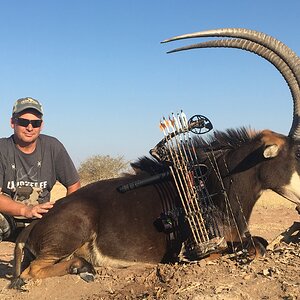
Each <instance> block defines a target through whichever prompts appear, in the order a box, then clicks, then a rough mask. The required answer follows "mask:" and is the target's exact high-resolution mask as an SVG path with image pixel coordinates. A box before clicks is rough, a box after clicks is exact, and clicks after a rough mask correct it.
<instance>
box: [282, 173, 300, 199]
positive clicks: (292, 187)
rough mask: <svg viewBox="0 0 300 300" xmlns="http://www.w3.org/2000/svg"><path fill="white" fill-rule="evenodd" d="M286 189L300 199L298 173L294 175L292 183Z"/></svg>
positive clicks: (299, 177)
mask: <svg viewBox="0 0 300 300" xmlns="http://www.w3.org/2000/svg"><path fill="white" fill-rule="evenodd" d="M284 188H285V189H287V190H289V191H290V192H292V193H293V194H294V195H296V196H297V197H298V198H300V176H299V174H298V173H297V172H296V171H295V172H294V173H293V174H292V176H291V180H290V183H289V184H287V185H286V186H284Z"/></svg>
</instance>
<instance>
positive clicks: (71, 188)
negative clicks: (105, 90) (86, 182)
mask: <svg viewBox="0 0 300 300" xmlns="http://www.w3.org/2000/svg"><path fill="white" fill-rule="evenodd" d="M80 186H81V185H80V181H77V182H75V183H74V184H72V185H70V186H68V187H67V195H70V194H72V193H73V192H75V191H77V190H78V189H79V188H80Z"/></svg>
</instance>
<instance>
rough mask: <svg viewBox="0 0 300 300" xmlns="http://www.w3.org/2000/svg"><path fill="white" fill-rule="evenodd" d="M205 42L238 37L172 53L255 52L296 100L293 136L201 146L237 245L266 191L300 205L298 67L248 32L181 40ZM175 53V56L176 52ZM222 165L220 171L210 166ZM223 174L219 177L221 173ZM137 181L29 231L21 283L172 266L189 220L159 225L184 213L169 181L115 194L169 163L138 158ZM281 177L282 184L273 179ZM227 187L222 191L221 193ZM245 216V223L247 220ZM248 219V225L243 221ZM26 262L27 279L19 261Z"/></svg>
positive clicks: (239, 134) (76, 199)
mask: <svg viewBox="0 0 300 300" xmlns="http://www.w3.org/2000/svg"><path fill="white" fill-rule="evenodd" d="M206 36H209V37H210V36H224V37H234V39H223V40H214V41H208V42H204V43H200V44H196V45H192V46H187V47H184V48H179V49H175V50H174V51H181V50H188V49H194V48H204V47H234V48H239V49H243V50H247V51H251V52H253V53H255V54H257V55H259V56H261V57H263V58H265V59H267V60H268V61H269V62H271V63H272V64H273V65H274V66H275V67H276V68H277V69H278V70H279V71H280V73H281V74H282V75H283V77H284V79H285V80H286V82H287V84H288V85H289V88H290V90H291V94H292V98H293V101H294V115H293V123H292V126H291V129H290V132H289V134H288V136H284V135H281V134H278V133H275V132H272V131H269V130H264V131H262V132H260V133H257V134H249V133H248V132H247V130H246V129H245V128H241V129H238V130H228V131H227V132H216V133H215V134H214V135H213V136H211V137H210V139H209V140H203V139H199V138H196V139H195V144H196V151H197V153H198V155H199V158H200V159H201V162H202V163H204V164H206V165H207V166H208V168H209V169H211V170H212V171H211V172H210V173H209V174H208V175H207V179H206V186H207V189H208V190H209V192H210V193H211V194H214V197H212V201H213V204H214V205H215V206H216V207H217V208H218V210H219V212H220V213H221V217H220V219H219V221H220V220H221V219H222V217H223V216H225V215H226V209H227V208H226V207H225V201H224V193H220V190H223V191H225V192H226V195H227V197H228V199H229V201H230V206H231V210H232V215H233V216H234V218H235V223H236V224H235V225H236V226H235V227H234V226H232V227H230V226H229V228H227V229H226V228H225V230H224V236H225V238H226V240H227V241H237V240H238V235H242V236H244V235H245V234H246V232H247V222H248V220H249V217H250V214H251V211H252V209H253V207H254V204H255V203H256V201H257V200H258V198H259V196H260V195H261V193H262V192H263V191H264V190H266V189H271V190H273V191H274V192H276V193H278V194H280V195H282V196H283V197H285V198H286V199H288V200H290V201H292V202H294V203H295V204H297V205H298V204H299V202H300V200H299V199H300V178H299V175H300V163H299V159H300V142H299V134H300V126H299V115H300V114H299V109H300V106H299V104H300V101H299V100H300V84H299V82H300V68H299V63H300V60H299V58H298V56H297V55H296V54H295V53H294V52H292V50H290V49H289V48H288V47H287V46H286V45H284V44H282V43H281V42H279V41H278V40H276V39H274V38H273V37H270V36H267V35H265V34H263V33H259V32H256V31H252V30H247V29H237V28H231V29H219V30H209V31H203V32H198V33H194V34H187V35H183V36H178V37H175V38H172V39H170V40H166V41H164V42H169V41H173V40H178V39H187V38H197V37H206ZM174 51H171V52H174ZM213 160H215V162H216V164H213V163H212V161H213ZM216 165H217V166H218V172H214V171H213V169H214V166H216ZM134 167H135V169H137V170H138V171H137V173H136V174H135V175H128V176H124V177H120V178H117V179H111V180H104V181H99V182H96V183H93V184H90V185H88V186H86V187H83V188H81V189H80V190H78V191H77V192H75V193H73V194H71V195H69V196H67V197H65V198H63V199H61V200H60V201H58V202H57V203H56V204H55V205H54V207H53V209H51V211H50V212H49V213H47V214H46V215H45V216H44V217H43V218H42V219H41V220H40V221H39V222H37V223H36V224H34V225H32V226H31V227H30V228H29V229H27V231H25V233H24V234H23V235H22V234H21V236H20V238H19V240H18V241H17V244H16V254H17V255H16V266H17V268H16V277H17V278H16V279H15V281H14V282H13V284H12V286H14V287H16V286H17V287H18V286H20V285H22V284H23V281H24V280H28V279H32V278H33V279H36V278H45V277H50V276H60V275H65V274H68V273H77V274H81V275H82V277H83V278H85V279H86V280H89V279H91V277H90V276H91V274H93V273H94V268H93V266H108V265H110V266H112V265H114V266H127V265H130V264H133V263H158V262H172V261H174V260H176V259H177V257H178V254H179V252H180V250H181V246H182V243H183V242H184V241H186V240H187V238H188V236H189V228H188V226H187V225H186V222H185V219H184V216H183V215H182V214H181V213H178V214H177V216H176V217H175V218H174V219H176V218H177V219H176V220H173V221H174V222H172V224H171V225H172V226H171V227H172V228H171V229H170V231H169V232H165V230H164V229H163V227H162V226H161V224H162V222H163V221H164V220H163V217H161V215H162V214H163V215H166V214H167V212H169V211H176V210H177V212H180V208H181V202H180V201H179V200H180V199H179V197H178V192H177V190H176V188H175V186H174V182H173V180H172V178H171V177H167V178H164V179H161V180H157V181H155V182H152V183H150V184H148V185H144V186H141V187H139V188H136V189H133V190H129V191H128V192H126V193H120V192H119V191H118V190H117V189H118V187H120V186H122V185H124V184H128V183H130V182H133V181H137V180H144V179H149V178H150V176H153V175H155V174H161V173H163V172H164V171H165V170H166V166H165V165H164V164H163V163H160V162H157V161H154V160H150V159H148V158H143V159H140V160H139V161H138V162H137V163H135V164H134ZM274 174H276V176H274ZM221 183H222V184H221ZM241 209H242V211H243V214H241V213H240V212H241ZM242 215H243V216H242ZM24 244H25V246H24V251H25V259H24V261H25V262H24V263H23V266H22V272H20V256H21V255H20V253H22V251H23V245H24Z"/></svg>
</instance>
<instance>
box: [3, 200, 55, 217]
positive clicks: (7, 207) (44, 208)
mask: <svg viewBox="0 0 300 300" xmlns="http://www.w3.org/2000/svg"><path fill="white" fill-rule="evenodd" d="M52 206H53V204H52V203H50V202H47V203H43V204H38V205H35V206H27V205H25V204H22V203H19V202H16V201H13V200H12V199H11V198H9V197H7V196H5V195H3V194H0V212H1V213H5V214H7V215H11V216H22V217H26V218H32V217H36V218H41V217H42V214H44V213H46V212H48V210H49V209H50V208H51V207H52Z"/></svg>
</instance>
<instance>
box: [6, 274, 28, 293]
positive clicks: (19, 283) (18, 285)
mask: <svg viewBox="0 0 300 300" xmlns="http://www.w3.org/2000/svg"><path fill="white" fill-rule="evenodd" d="M24 285H25V281H24V279H22V278H20V277H18V278H15V279H13V280H12V282H11V283H10V285H9V286H8V288H9V289H15V290H20V291H24V290H25V289H24V288H22V287H23V286H24Z"/></svg>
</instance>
